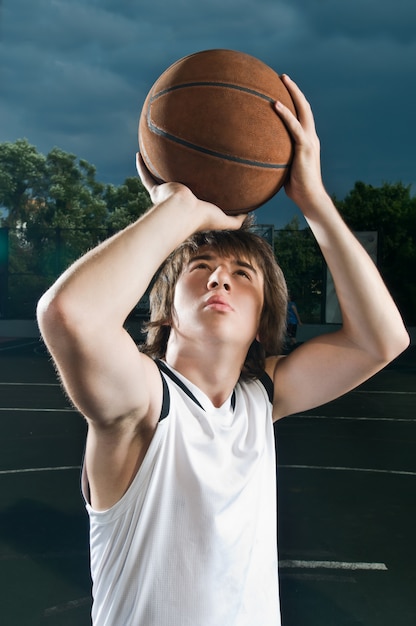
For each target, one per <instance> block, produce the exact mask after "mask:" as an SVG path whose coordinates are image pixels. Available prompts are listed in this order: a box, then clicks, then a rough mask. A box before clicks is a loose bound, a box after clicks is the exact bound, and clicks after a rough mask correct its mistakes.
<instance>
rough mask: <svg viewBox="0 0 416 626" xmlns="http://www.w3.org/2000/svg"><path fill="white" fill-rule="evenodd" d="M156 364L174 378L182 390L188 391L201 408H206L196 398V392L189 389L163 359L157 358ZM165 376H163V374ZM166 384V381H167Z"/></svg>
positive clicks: (187, 393) (188, 394) (189, 395)
mask: <svg viewBox="0 0 416 626" xmlns="http://www.w3.org/2000/svg"><path fill="white" fill-rule="evenodd" d="M156 365H157V366H158V368H159V369H160V370H161V371H162V372H163V373H164V374H166V376H169V378H170V379H171V380H173V382H174V383H175V384H176V385H178V387H180V388H181V389H182V391H184V392H185V393H186V395H187V396H188V397H189V398H191V400H193V401H194V402H195V404H196V405H197V406H199V408H200V409H202V410H204V407H203V406H202V404H201V403H200V402H199V401H198V400H197V399H196V398H195V396H194V394H193V393H192V391H190V390H189V389H188V387H187V386H186V385H185V383H184V382H182V381H181V379H180V378H178V377H177V376H176V374H174V373H173V372H172V370H170V369H169V367H168V366H167V365H165V363H163V361H160V360H159V359H156ZM162 378H163V376H162ZM165 384H166V381H165Z"/></svg>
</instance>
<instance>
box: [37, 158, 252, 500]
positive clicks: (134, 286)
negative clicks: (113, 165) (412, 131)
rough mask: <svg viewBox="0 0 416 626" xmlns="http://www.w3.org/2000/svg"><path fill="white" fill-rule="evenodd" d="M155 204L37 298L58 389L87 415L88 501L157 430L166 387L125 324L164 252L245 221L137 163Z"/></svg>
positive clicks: (125, 479)
mask: <svg viewBox="0 0 416 626" xmlns="http://www.w3.org/2000/svg"><path fill="white" fill-rule="evenodd" d="M139 171H140V174H141V176H142V180H143V183H144V185H145V186H146V188H147V189H148V191H149V192H150V195H151V198H152V201H153V202H154V206H153V208H152V209H150V210H149V211H148V212H147V213H146V214H145V215H144V216H143V217H142V218H141V219H139V220H138V221H137V222H135V223H133V224H132V225H130V226H129V227H127V228H126V229H125V230H123V231H121V232H119V233H118V234H116V235H114V236H113V237H111V238H110V239H108V240H107V241H105V242H104V243H102V244H101V245H99V246H98V247H97V248H95V249H93V250H91V251H90V252H88V253H87V254H85V256H83V257H82V258H81V259H79V260H78V261H77V262H76V263H74V265H72V266H71V267H70V268H69V269H68V270H67V271H66V272H65V273H64V274H63V275H62V276H61V277H60V278H59V279H58V280H57V281H56V283H55V284H54V285H52V287H51V288H50V289H49V290H48V291H47V292H46V293H45V294H44V295H43V296H42V298H41V300H40V301H39V305H38V322H39V327H40V329H41V332H42V336H43V338H44V340H45V343H46V345H47V347H48V349H49V350H50V352H51V354H52V357H53V359H54V361H55V364H56V366H57V369H58V371H59V374H60V377H61V379H62V382H63V384H64V387H65V389H66V391H67V393H68V395H69V396H70V398H71V399H72V401H73V403H74V404H75V406H77V408H78V409H79V410H80V412H81V413H83V415H85V417H86V418H87V420H88V423H89V432H88V440H87V457H86V463H87V468H88V474H89V478H90V483H92V484H93V489H92V491H93V496H94V495H95V497H94V503H95V505H96V506H99V507H104V508H105V507H106V506H109V505H111V504H112V503H113V502H114V501H116V500H117V499H118V497H120V495H121V494H122V493H123V492H124V488H125V487H126V485H127V484H128V483H129V480H130V479H131V476H132V475H133V474H134V471H136V470H137V463H138V462H139V461H140V456H141V453H142V452H143V453H144V451H145V449H146V448H147V445H148V443H149V441H150V439H151V436H152V434H153V432H154V429H155V427H156V423H157V419H158V417H159V413H160V407H161V403H162V384H161V379H160V376H159V374H158V371H157V368H156V366H155V364H154V363H153V361H152V360H151V359H149V358H148V357H146V356H145V355H142V354H141V353H140V352H139V351H138V349H137V346H136V345H135V343H134V341H133V340H132V339H131V337H130V335H129V334H128V333H127V332H126V331H125V329H124V328H123V324H124V322H125V320H126V317H127V316H128V314H129V312H130V311H131V310H132V308H133V307H134V305H135V304H136V303H137V301H138V300H139V299H140V297H141V296H142V295H143V294H144V292H145V291H146V288H147V286H148V285H149V283H150V281H151V279H152V277H153V275H154V274H155V272H156V270H157V269H158V267H159V266H160V264H161V263H162V262H163V261H164V260H165V258H166V257H167V256H168V255H169V254H170V252H171V251H172V250H173V249H174V248H175V247H176V246H177V245H179V244H180V243H181V242H182V241H184V240H185V239H186V238H187V237H188V236H189V235H190V234H192V233H193V232H195V231H197V230H203V229H210V228H218V229H222V228H238V227H239V226H240V225H241V222H242V219H243V218H239V217H229V216H227V215H225V214H224V213H223V212H222V211H221V210H220V209H219V208H218V207H215V206H214V205H211V204H209V203H206V202H201V201H199V200H197V199H196V198H195V196H194V195H193V194H192V193H191V192H190V191H189V189H187V188H186V187H184V186H183V185H179V184H176V183H168V184H165V185H160V186H157V185H155V184H154V181H153V179H152V178H151V177H150V175H149V174H148V172H147V171H146V170H145V169H144V168H143V166H142V164H141V161H139Z"/></svg>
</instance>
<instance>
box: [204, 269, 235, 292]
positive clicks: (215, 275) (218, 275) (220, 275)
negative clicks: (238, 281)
mask: <svg viewBox="0 0 416 626" xmlns="http://www.w3.org/2000/svg"><path fill="white" fill-rule="evenodd" d="M230 284H231V283H230V277H229V274H228V272H227V270H226V269H225V267H223V266H218V267H217V268H216V269H215V270H214V271H213V272H212V274H211V275H210V277H209V279H208V285H207V286H208V289H218V288H222V289H224V290H225V291H230Z"/></svg>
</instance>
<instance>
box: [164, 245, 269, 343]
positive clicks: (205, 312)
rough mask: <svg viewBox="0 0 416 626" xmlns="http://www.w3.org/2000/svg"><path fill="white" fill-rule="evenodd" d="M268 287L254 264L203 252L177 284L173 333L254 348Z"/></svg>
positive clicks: (189, 264)
mask: <svg viewBox="0 0 416 626" xmlns="http://www.w3.org/2000/svg"><path fill="white" fill-rule="evenodd" d="M263 289H264V279H263V274H262V272H261V270H260V269H259V268H258V267H257V266H256V265H254V264H253V263H252V262H249V261H248V260H247V259H241V258H237V257H236V256H233V255H231V256H220V255H219V253H217V252H215V251H213V250H211V249H210V248H201V249H200V250H199V251H198V253H197V254H196V255H195V256H193V257H192V258H191V260H190V261H189V263H188V264H187V265H186V266H185V267H184V270H183V272H182V274H181V276H180V277H179V279H178V282H177V284H176V288H175V296H174V302H173V304H174V313H173V321H172V331H173V332H174V334H175V335H177V336H182V337H183V338H188V339H191V340H192V341H195V340H198V339H203V341H204V342H206V341H212V342H227V341H228V342H237V343H240V344H241V345H242V346H244V349H246V348H247V349H248V346H250V344H251V342H252V341H253V339H254V338H255V337H256V335H257V331H258V327H259V322H260V316H261V312H262V308H263V301H264V297H263Z"/></svg>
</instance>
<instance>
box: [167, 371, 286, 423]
mask: <svg viewBox="0 0 416 626" xmlns="http://www.w3.org/2000/svg"><path fill="white" fill-rule="evenodd" d="M155 362H156V365H157V366H158V368H159V371H160V372H161V373H162V372H163V373H164V374H166V376H169V378H170V379H171V380H172V381H173V382H174V383H175V384H176V385H178V387H179V388H180V389H182V391H183V392H184V393H186V395H187V396H188V397H189V398H190V399H191V400H192V401H193V402H195V404H196V405H197V406H199V408H200V409H202V410H203V411H205V409H204V407H203V406H202V404H201V403H200V402H199V400H197V398H195V396H194V394H193V393H192V391H191V390H190V389H188V387H187V386H186V385H185V383H184V382H183V381H182V380H181V379H180V378H178V377H177V376H176V374H174V372H172V370H171V369H170V368H169V367H168V366H167V365H166V364H165V363H164V362H163V361H161V360H160V359H156V360H155ZM161 378H162V384H163V402H162V410H161V412H160V417H159V422H160V421H161V420H163V419H165V417H167V416H168V414H169V409H170V395H169V388H168V386H167V383H166V380H165V379H164V377H163V376H162V375H161ZM259 381H260V382H261V384H262V385H263V387H264V388H265V390H266V393H267V396H268V398H269V400H270V402H271V403H273V395H274V385H273V381H272V379H271V378H270V376H269V375H268V374H267V373H266V372H264V373H263V374H262V376H260V378H259ZM235 403H236V394H235V390H234V391H233V395H232V396H231V408H232V410H233V411H234V410H235Z"/></svg>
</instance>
